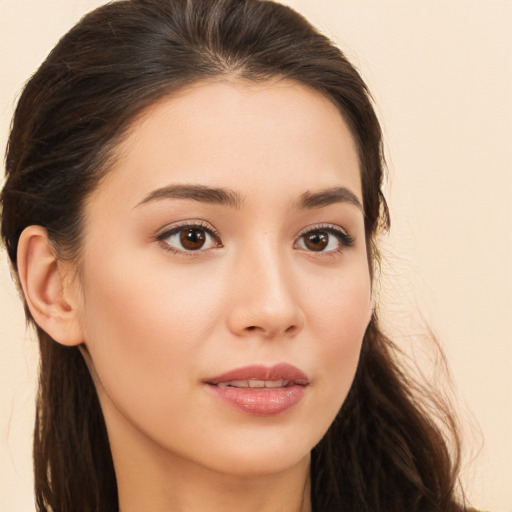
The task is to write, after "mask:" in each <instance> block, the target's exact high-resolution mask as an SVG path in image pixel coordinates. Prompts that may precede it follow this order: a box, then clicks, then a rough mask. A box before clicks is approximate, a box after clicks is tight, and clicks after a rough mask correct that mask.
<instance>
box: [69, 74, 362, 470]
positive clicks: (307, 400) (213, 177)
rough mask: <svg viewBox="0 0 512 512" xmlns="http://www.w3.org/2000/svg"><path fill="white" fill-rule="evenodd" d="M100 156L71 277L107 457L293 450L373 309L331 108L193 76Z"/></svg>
mask: <svg viewBox="0 0 512 512" xmlns="http://www.w3.org/2000/svg"><path fill="white" fill-rule="evenodd" d="M115 156H116V158H115V163H114V166H113V169H112V170H111V171H110V172H109V174H108V175H107V177H106V178H105V179H104V181H102V182H101V184H100V185H99V187H98V188H97V189H96V190H95V192H93V193H92V195H91V196H90V197H89V200H88V203H87V205H86V228H85V230H86V231H85V237H84V245H83V260H82V265H81V270H80V272H81V279H80V283H79V284H78V283H77V284H76V286H77V287H80V288H79V290H78V292H77V295H79V296H80V297H81V299H80V300H81V306H80V309H79V314H80V316H79V321H80V325H81V329H82V332H83V339H84V343H85V346H86V348H87V350H88V353H89V355H90V367H91V370H92V372H93V376H94V380H95V384H96V386H97V389H98V393H99V397H100V401H101V405H102V408H103V411H104V414H105V419H106V422H107V428H108V430H109V436H110V440H111V443H112V450H113V454H114V459H116V457H118V456H119V457H121V456H122V455H121V452H122V450H126V449H127V448H126V447H128V446H129V447H130V450H132V451H133V453H149V452H151V453H152V454H153V456H154V457H158V458H160V460H162V461H163V460H167V461H173V463H176V464H178V463H181V464H188V465H190V464H192V465H197V466H201V467H203V468H204V467H206V468H209V469H210V470H213V471H218V472H223V473H237V474H243V475H250V474H257V473H259V474H264V473H271V472H278V471H284V470H285V469H287V468H290V467H292V466H294V465H296V464H299V463H300V462H301V461H304V460H307V458H308V456H309V452H310V450H311V449H312V448H313V447H314V445H315V444H316V443H318V441H319V440H320V439H321V437H322V436H323V435H324V433H325V432H326V430H327V429H328V427H329V425H330V424H331V422H332V421H333V419H334V417H335V415H336V414H337V412H338V410H339V409H340V407H341V405H342V403H343V401H344V399H345V397H346V395H347V392H348V390H349V387H350V385H351V383H352V380H353V377H354V373H355V370H356V366H357V363H358V358H359V352H360V348H361V342H362V338H363V334H364V332H365V329H366V327H367V324H368V322H369V319H370V316H371V309H372V307H371V283H370V277H369V269H368V264H367V254H366V246H365V236H364V235H365V234H364V222H363V220H364V218H363V212H362V207H361V201H362V199H361V197H362V194H361V183H360V177H359V165H358V156H357V151H356V147H355V144H354V141H353V139H352V136H351V134H350V132H349V130H348V128H347V125H346V124H345V122H344V121H343V119H342V117H341V116H340V114H339V112H338V111H337V109H336V108H335V106H334V105H333V104H332V103H331V102H330V101H329V100H327V99H326V98H324V97H323V96H322V95H321V94H319V93H317V92H314V91H312V90H309V89H308V88H306V87H304V86H302V85H298V84H296V83H293V82H290V81H282V82H268V83H265V84H260V85H255V84H247V83H221V82H210V83H201V84H197V85H195V86H194V87H189V88H187V89H186V90H185V91H182V92H180V93H177V94H174V95H173V96H172V97H169V98H166V99H164V100H162V101H160V102H159V103H157V104H156V105H154V106H153V107H151V108H150V109H148V110H147V111H146V112H145V114H144V115H143V116H142V117H140V118H139V119H138V120H137V121H136V122H135V123H134V124H133V125H132V126H131V128H130V130H129V132H128V133H127V135H126V137H125V138H124V140H123V142H122V143H121V145H120V146H119V147H118V148H117V150H116V155H115ZM122 446H124V447H125V448H122Z"/></svg>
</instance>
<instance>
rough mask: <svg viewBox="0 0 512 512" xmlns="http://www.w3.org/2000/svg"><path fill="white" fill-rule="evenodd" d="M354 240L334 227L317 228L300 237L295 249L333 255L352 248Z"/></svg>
mask: <svg viewBox="0 0 512 512" xmlns="http://www.w3.org/2000/svg"><path fill="white" fill-rule="evenodd" d="M353 245H354V239H353V238H352V237H351V236H350V235H349V234H348V233H347V232H346V231H344V230H342V229H341V228H338V227H334V226H319V227H317V228H314V229H310V230H308V231H306V232H305V233H303V234H302V235H300V237H299V239H298V241H297V247H299V248H300V249H304V250H305V251H312V252H322V253H335V252H341V251H342V249H344V248H347V247H352V246H353Z"/></svg>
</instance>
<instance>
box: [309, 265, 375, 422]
mask: <svg viewBox="0 0 512 512" xmlns="http://www.w3.org/2000/svg"><path fill="white" fill-rule="evenodd" d="M311 307H312V308H314V309H315V310H316V315H312V321H311V323H310V326H309V328H311V329H312V332H316V333H317V336H315V337H313V338H316V340H317V342H318V345H317V346H316V347H314V349H313V347H312V350H311V353H312V354H316V357H317V360H316V365H317V366H318V368H321V371H320V372H319V382H318V385H319V386H320V385H321V386H322V391H323V392H322V393H321V394H320V396H321V400H320V401H319V403H318V409H319V410H322V409H323V410H325V411H329V413H328V415H329V416H330V417H331V421H332V419H334V417H335V416H336V414H337V413H338V411H339V409H340V407H341V406H342V404H343V402H344V400H345V398H346V396H347V394H348V391H349V389H350V387H351V385H352V382H353V379H354V375H355V372H356V369H357V365H358V362H359V356H360V352H361V345H362V340H363V337H364V333H365V331H366V328H367V326H368V323H369V321H370V318H371V314H372V300H371V292H370V278H369V276H368V271H367V270H366V269H365V268H362V269H361V271H358V272H352V273H348V274H347V275H345V276H341V277H340V278H339V279H337V280H331V281H330V282H329V283H328V285H326V288H324V297H323V300H321V298H320V297H317V299H316V301H315V305H314V306H313V305H312V306H311Z"/></svg>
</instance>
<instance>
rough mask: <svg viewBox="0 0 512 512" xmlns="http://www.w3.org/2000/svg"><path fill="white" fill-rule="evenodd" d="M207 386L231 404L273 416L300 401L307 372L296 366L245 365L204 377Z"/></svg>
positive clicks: (257, 413)
mask: <svg viewBox="0 0 512 512" xmlns="http://www.w3.org/2000/svg"><path fill="white" fill-rule="evenodd" d="M205 383H206V384H207V385H208V388H209V389H210V390H211V391H212V392H213V393H215V395H216V396H217V397H219V398H220V399H221V400H222V401H224V402H225V403H227V404H228V405H230V406H232V407H234V408H236V409H239V410H241V411H243V412H246V413H248V414H252V415H254V416H273V415H276V414H280V413H282V412H284V411H286V410H287V409H289V408H290V407H293V406H294V405H296V404H298V403H299V402H300V400H301V399H302V397H303V396H304V392H305V389H306V387H307V386H308V385H309V381H308V378H307V376H306V375H305V374H304V373H303V372H302V371H300V370H299V369H298V368H296V367H295V366H292V365H291V364H287V363H280V364H277V365H274V366H271V367H267V366H263V365H252V366H245V367H243V368H237V369H235V370H231V371H229V372H226V373H224V374H222V375H219V376H217V377H213V378H211V379H207V380H205Z"/></svg>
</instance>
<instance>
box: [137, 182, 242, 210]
mask: <svg viewBox="0 0 512 512" xmlns="http://www.w3.org/2000/svg"><path fill="white" fill-rule="evenodd" d="M160 199H192V200H193V201H199V202H201V203H211V204H218V205H224V206H230V207H232V208H240V205H241V204H242V197H241V196H240V194H238V193H237V192H234V191H233V190H228V189H225V188H216V187H207V186H204V185H169V186H167V187H162V188H158V189H156V190H153V191H152V192H150V193H149V194H148V195H147V196H146V197H145V198H144V199H143V200H142V201H141V202H140V203H138V204H137V206H140V205H143V204H146V203H150V202H152V201H158V200H160Z"/></svg>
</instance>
